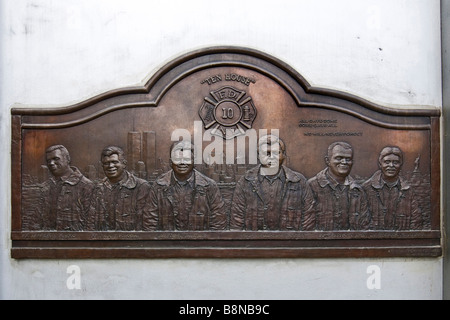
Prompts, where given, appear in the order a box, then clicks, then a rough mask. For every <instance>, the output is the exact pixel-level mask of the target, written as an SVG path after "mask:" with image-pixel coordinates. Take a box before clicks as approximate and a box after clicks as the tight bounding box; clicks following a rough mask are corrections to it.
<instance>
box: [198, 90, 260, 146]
mask: <svg viewBox="0 0 450 320" xmlns="http://www.w3.org/2000/svg"><path fill="white" fill-rule="evenodd" d="M210 94H211V97H209V96H208V97H205V99H204V101H203V104H202V106H201V107H200V110H199V115H200V118H201V119H202V120H203V124H204V126H205V129H207V130H208V129H211V128H212V131H211V134H213V135H218V136H221V137H223V138H225V139H233V138H234V137H237V136H241V135H245V132H246V130H248V129H251V128H252V125H253V121H255V118H256V113H257V112H256V108H255V105H254V104H253V101H252V97H250V96H247V97H246V92H245V91H241V90H238V89H236V88H233V87H223V88H221V89H219V90H216V91H213V92H211V93H210Z"/></svg>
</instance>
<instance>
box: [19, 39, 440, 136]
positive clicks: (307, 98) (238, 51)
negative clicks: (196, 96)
mask: <svg viewBox="0 0 450 320" xmlns="http://www.w3.org/2000/svg"><path fill="white" fill-rule="evenodd" d="M218 68H227V69H229V70H236V72H234V73H233V72H229V73H225V74H223V73H220V72H219V73H217V74H216V73H214V71H216V70H217V69H218ZM208 70H211V71H212V73H209V75H208V76H207V77H205V78H204V79H202V80H201V81H200V82H198V83H197V85H198V86H210V85H212V84H217V83H218V82H221V83H223V86H222V87H223V88H229V89H231V90H232V91H233V90H234V91H236V92H235V94H236V96H233V97H231V99H230V97H227V98H223V97H222V98H219V99H212V101H209V102H210V103H211V105H212V106H211V108H212V107H214V108H215V109H219V111H220V112H222V111H223V110H225V111H224V112H225V114H221V117H222V116H223V117H224V119H223V120H224V121H223V122H224V123H223V127H229V126H236V124H237V123H238V124H239V125H238V126H237V127H235V128H241V127H251V121H252V120H254V119H250V118H249V115H248V112H250V115H253V116H256V115H255V113H256V108H255V106H254V105H252V103H250V104H249V105H248V106H245V104H246V103H248V102H249V101H248V99H250V98H251V97H250V96H249V95H248V94H247V95H246V93H245V92H238V91H239V90H238V89H236V88H235V87H236V86H233V84H236V83H239V84H241V85H244V86H247V87H250V86H252V85H257V83H256V82H257V81H256V79H255V78H252V77H251V76H245V75H242V74H240V73H239V70H248V71H249V72H250V74H256V75H258V74H259V75H262V76H264V77H267V78H269V79H271V80H273V81H275V82H276V83H277V84H278V85H279V86H281V87H282V88H283V89H284V90H285V91H286V92H287V93H288V94H289V95H290V96H291V97H292V99H293V100H294V101H295V103H296V104H297V106H298V107H317V108H324V109H330V110H335V111H338V112H343V113H346V114H349V115H352V116H354V117H356V118H359V119H361V120H363V121H365V122H368V123H370V124H374V125H376V126H380V127H384V128H390V129H406V130H409V129H415V130H417V129H418V130H421V129H424V130H427V129H430V120H429V117H433V116H434V117H439V116H440V110H438V109H393V108H388V107H384V106H381V105H378V104H376V103H373V102H370V101H368V100H365V99H362V98H360V97H358V96H355V95H352V94H349V93H345V92H341V91H337V90H330V89H324V88H318V87H313V86H311V85H310V84H309V83H308V81H307V80H306V79H305V78H304V77H303V76H302V75H301V74H300V73H298V72H297V71H296V70H294V69H293V68H292V67H290V66H289V65H288V64H286V63H284V62H283V61H281V60H279V59H277V58H275V57H273V56H271V55H268V54H266V53H263V52H261V51H257V50H254V49H248V48H241V47H212V48H205V49H200V50H197V51H193V52H190V53H187V54H185V55H182V56H180V57H178V58H176V59H175V60H173V61H171V62H170V63H168V64H166V65H165V66H163V67H162V68H161V69H160V70H159V71H158V72H156V73H155V74H154V75H153V76H152V77H151V78H150V79H149V80H148V81H147V82H146V83H145V85H144V86H137V87H127V88H121V89H115V90H111V91H108V92H105V93H103V94H100V95H98V96H95V97H93V98H90V99H88V100H86V101H83V102H80V103H77V104H74V105H71V106H66V107H61V108H47V109H41V108H13V109H12V114H13V115H29V116H38V117H37V118H34V119H33V118H30V119H29V120H30V121H29V123H28V122H27V119H23V120H24V121H23V122H22V128H24V129H27V128H28V129H53V128H67V127H72V126H76V125H79V124H83V123H86V122H89V121H91V120H94V119H96V118H99V117H101V116H103V115H106V114H108V113H111V112H113V111H117V110H122V109H129V108H141V107H158V106H159V104H160V102H161V100H162V99H163V98H164V96H165V95H166V94H167V92H169V91H170V90H171V89H172V88H173V87H174V86H175V85H176V84H177V83H179V82H180V81H182V80H184V79H186V78H187V77H190V76H193V75H195V74H198V73H201V72H204V71H208ZM222 87H221V88H220V89H222ZM220 89H219V90H217V92H216V94H215V95H214V93H211V95H212V97H213V98H215V97H217V96H218V94H219V92H218V91H220ZM212 91H213V90H212ZM186 94H189V93H188V92H187V93H186ZM222 94H224V93H222ZM240 94H242V96H241V97H240V96H239V95H240ZM207 98H208V99H211V96H208V97H207ZM235 98H240V99H241V100H239V101H234V99H235ZM218 100H219V101H218ZM219 104H220V107H219V106H218V105H219ZM221 107H222V108H221ZM243 107H246V108H245V110H244V109H243ZM222 109H223V110H222ZM249 109H250V110H249ZM213 111H214V110H213ZM217 113H219V112H217ZM236 114H238V115H239V117H240V118H241V119H234V120H233V119H226V118H227V117H228V116H231V115H233V116H234V117H235V118H236V117H237V116H236ZM45 116H52V118H51V121H46V117H45ZM54 116H61V117H60V118H59V119H58V120H57V121H55V118H54ZM200 116H202V115H201V110H200ZM229 118H232V117H229ZM244 119H245V120H244ZM203 120H204V122H205V119H203ZM239 120H241V121H239ZM217 123H218V124H219V125H220V124H221V123H219V122H217ZM205 127H206V128H207V127H208V123H207V122H205Z"/></svg>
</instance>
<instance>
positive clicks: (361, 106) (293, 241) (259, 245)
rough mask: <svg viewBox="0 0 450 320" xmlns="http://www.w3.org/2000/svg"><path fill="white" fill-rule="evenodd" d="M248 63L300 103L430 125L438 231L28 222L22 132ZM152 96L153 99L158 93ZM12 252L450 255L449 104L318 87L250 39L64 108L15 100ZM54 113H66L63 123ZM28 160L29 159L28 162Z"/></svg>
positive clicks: (69, 121) (132, 104)
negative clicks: (79, 228) (70, 227)
mask: <svg viewBox="0 0 450 320" xmlns="http://www.w3.org/2000/svg"><path fill="white" fill-rule="evenodd" d="M223 66H230V67H243V68H247V69H251V70H254V71H256V72H260V73H262V74H264V75H265V76H268V77H269V78H271V79H272V80H275V81H276V82H277V83H278V84H280V85H281V86H282V87H283V88H284V89H285V90H286V91H287V92H288V93H289V94H290V95H291V96H292V98H293V99H294V100H295V102H296V103H297V105H298V106H309V107H320V108H326V109H330V110H336V111H339V112H343V113H346V114H350V115H352V116H355V117H357V118H359V119H361V120H364V121H366V122H369V123H372V124H374V125H377V126H380V127H383V128H391V129H400V130H428V131H429V132H430V148H431V172H430V175H431V217H432V221H431V230H428V231H402V232H397V231H361V232H359V231H350V232H347V231H331V232H324V231H317V232H303V231H302V232H266V231H264V232H263V231H260V232H249V231H242V232H233V231H223V232H180V231H177V232H167V231H162V232H143V231H135V232H110V231H108V232H84V231H83V232H59V231H51V232H48V231H22V230H21V198H22V193H21V187H22V152H23V149H22V132H23V130H26V129H33V130H40V129H42V130H51V129H61V128H68V127H71V126H76V125H79V124H83V123H86V122H88V121H91V120H93V119H97V118H99V117H101V116H103V115H105V114H107V113H110V112H114V111H116V110H122V109H126V108H141V107H157V106H158V103H159V102H160V101H161V99H162V97H163V96H164V94H165V93H167V92H168V91H169V90H170V89H171V88H172V87H173V86H174V85H175V84H176V83H178V82H179V81H180V80H182V79H184V78H185V77H187V76H189V75H191V74H193V73H195V72H198V71H200V70H204V69H208V68H214V67H223ZM149 97H150V98H151V99H150V100H149ZM11 117H12V118H11V123H12V141H11V160H12V166H11V174H12V177H11V178H12V181H11V187H12V192H11V194H12V196H11V197H12V198H11V200H12V218H11V240H12V248H11V257H12V258H15V259H26V258H41V259H55V258H56V259H73V258H85V259H97V258H98V259H106V258H374V257H376V258H379V257H439V256H442V232H441V228H442V225H441V208H440V207H441V206H440V202H441V197H440V192H441V164H440V163H441V162H440V161H441V158H440V149H441V148H440V117H441V111H440V110H439V109H393V108H388V107H384V106H381V105H378V104H375V103H373V102H370V101H368V100H365V99H362V98H360V97H358V96H355V95H352V94H348V93H345V92H341V91H337V90H330V89H324V88H318V87H313V86H311V85H310V84H309V83H308V82H307V81H306V79H305V78H303V76H302V75H300V74H299V73H298V72H297V71H296V70H294V69H293V68H292V67H290V66H289V65H287V64H286V63H284V62H283V61H281V60H279V59H277V58H275V57H273V56H270V55H268V54H266V53H263V52H260V51H257V50H254V49H247V48H242V47H212V48H207V49H199V50H197V51H193V52H191V53H187V54H185V55H183V56H181V57H179V58H176V59H174V60H173V61H171V62H169V63H168V64H166V65H165V66H164V67H162V68H161V69H160V70H159V71H158V72H156V73H155V74H154V75H153V76H152V77H151V78H150V79H149V80H148V81H147V82H146V83H145V84H144V85H143V86H136V87H128V88H122V89H116V90H111V91H108V92H105V93H103V94H100V95H97V96H95V97H92V98H90V99H87V100H85V101H82V102H80V103H77V104H74V105H71V106H66V107H60V108H22V107H13V108H12V109H11ZM54 118H60V119H61V120H60V121H59V122H54V121H53V120H50V119H54ZM19 164H20V165H19Z"/></svg>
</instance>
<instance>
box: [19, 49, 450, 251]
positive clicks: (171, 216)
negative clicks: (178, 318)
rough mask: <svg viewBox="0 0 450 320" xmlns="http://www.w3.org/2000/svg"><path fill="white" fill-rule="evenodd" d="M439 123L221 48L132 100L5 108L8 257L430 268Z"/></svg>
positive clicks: (170, 71)
mask: <svg viewBox="0 0 450 320" xmlns="http://www.w3.org/2000/svg"><path fill="white" fill-rule="evenodd" d="M439 117H440V113H439V112H437V111H435V110H421V109H417V110H392V109H389V108H386V107H382V106H379V105H377V104H374V103H372V102H369V101H366V100H364V99H361V98H359V97H356V96H352V95H349V94H346V93H342V92H337V91H333V90H326V89H320V88H314V87H312V86H311V85H309V84H308V82H307V81H306V80H305V79H304V78H303V77H302V76H301V75H300V74H298V73H297V72H296V71H295V70H293V69H292V68H291V67H289V66H287V65H286V64H285V63H284V62H282V61H279V60H277V59H276V58H273V57H270V56H268V55H266V54H264V53H261V52H258V51H254V50H249V49H244V48H228V47H225V48H222V47H219V48H209V49H204V50H200V51H198V52H193V53H190V54H186V55H185V56H182V57H180V58H179V59H176V60H174V61H172V62H171V63H169V64H167V65H166V66H165V67H163V68H162V69H161V70H160V71H159V72H157V73H155V75H154V76H153V77H152V78H151V79H150V80H149V81H148V82H147V83H146V84H145V85H144V86H143V87H136V88H124V89H117V90H113V91H111V92H107V93H105V94H102V95H99V96H97V97H94V98H91V99H89V100H86V101H84V102H82V103H79V104H77V105H74V106H69V107H64V108H61V109H40V108H13V109H12V124H13V131H12V133H13V135H12V137H13V139H12V163H13V165H12V219H11V222H12V223H11V229H12V230H11V231H12V232H11V237H12V255H13V257H17V258H29V257H38V258H39V257H46V258H53V257H73V258H77V257H81V258H85V257H93V258H109V257H136V258H142V257H148V258H155V257H200V256H201V257H247V256H248V257H303V256H308V257H324V256H327V257H346V256H353V257H356V256H357V257H361V256H367V257H374V256H398V255H402V256H415V255H418V256H439V255H440V254H441V252H442V250H441V245H440V243H441V241H440V240H441V231H440V228H441V216H440V202H439V201H440V188H439V186H440V180H439V179H440V166H439V160H440V156H439V150H440V142H439V139H440V136H439V134H440V129H439V121H440V120H439ZM119 122H120V124H121V125H120V126H117V125H116V124H117V123H119ZM67 240H71V242H70V245H69V244H68V243H66V242H65V241H67ZM112 249H114V250H112Z"/></svg>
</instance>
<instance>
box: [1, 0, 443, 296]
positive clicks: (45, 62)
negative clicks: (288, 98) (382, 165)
mask: <svg viewBox="0 0 450 320" xmlns="http://www.w3.org/2000/svg"><path fill="white" fill-rule="evenodd" d="M0 14H1V16H0V23H1V25H0V27H1V29H0V31H1V36H0V37H1V39H0V40H1V42H0V43H1V47H0V77H1V78H0V108H1V110H0V124H1V125H0V139H1V140H0V141H1V143H0V149H1V153H2V154H4V155H5V156H4V157H2V158H0V173H1V177H2V179H1V182H0V208H1V209H2V210H1V211H0V233H1V234H0V245H1V247H0V290H1V291H0V298H3V299H35V298H41V299H71V298H79V299H102V298H108V299H118V298H124V299H127V298H130V299H135V298H138V299H141V298H143V299H158V298H161V299H215V298H217V299H328V298H332V299H377V298H380V299H440V298H442V259H439V258H438V259H401V258H399V259H338V260H332V259H319V260H312V259H288V260H283V259H270V260H223V259H221V260H213V259H211V260H209V259H207V260H194V259H188V260H176V259H171V260H12V259H11V258H10V253H9V250H10V248H11V241H10V234H9V230H10V224H11V219H10V215H11V208H10V198H11V188H10V181H11V176H10V170H11V169H10V168H11V160H10V158H9V153H10V140H11V136H10V131H11V127H10V107H11V106H12V105H27V106H30V105H33V106H34V105H35V106H45V107H48V106H54V107H58V106H63V105H70V104H73V103H74V102H78V101H82V100H84V99H86V98H89V97H92V96H94V95H97V94H99V93H102V92H105V91H108V90H112V89H116V88H120V87H126V86H133V85H136V84H140V83H143V82H145V81H146V80H147V79H148V78H149V77H150V76H151V75H152V74H153V73H154V72H156V70H158V68H160V67H161V66H162V65H164V64H165V63H166V62H168V61H170V60H171V59H173V58H175V57H177V56H179V55H181V54H183V53H185V52H189V51H192V50H194V49H198V48H203V47H208V46H212V45H236V46H245V47H250V48H255V49H258V50H261V51H265V52H266V53H268V54H271V55H274V56H276V57H278V58H280V59H282V60H283V61H285V62H286V63H288V64H290V65H291V66H292V67H294V68H295V69H296V70H297V71H298V72H300V73H301V74H302V75H303V76H304V77H305V78H306V79H307V80H308V81H309V82H310V83H311V84H312V85H314V86H319V87H327V88H333V89H338V90H342V91H346V92H350V93H352V94H356V95H359V96H362V97H363V98H366V99H369V100H371V101H374V102H378V103H380V104H382V105H385V106H396V107H401V108H411V107H414V108H416V107H421V108H422V107H423V108H440V107H441V101H442V95H441V65H440V61H441V60H440V7H439V1H438V0H363V1H362V0H278V1H271V0H247V1H241V0H227V1H223V2H219V1H207V0H190V1H185V0H166V1H156V0H155V1H144V0H141V1H139V0H127V1H119V0H65V1H52V0H2V2H1V3H0ZM12 192H14V191H12ZM70 265H78V266H79V267H80V269H81V279H82V287H81V290H69V289H68V288H67V286H66V280H67V278H68V276H69V275H68V274H67V273H66V269H67V267H68V266H70ZM370 265H377V266H379V267H380V270H381V276H382V277H381V289H379V290H369V289H368V288H367V279H368V277H369V276H370V274H367V268H368V267H369V266H370Z"/></svg>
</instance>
